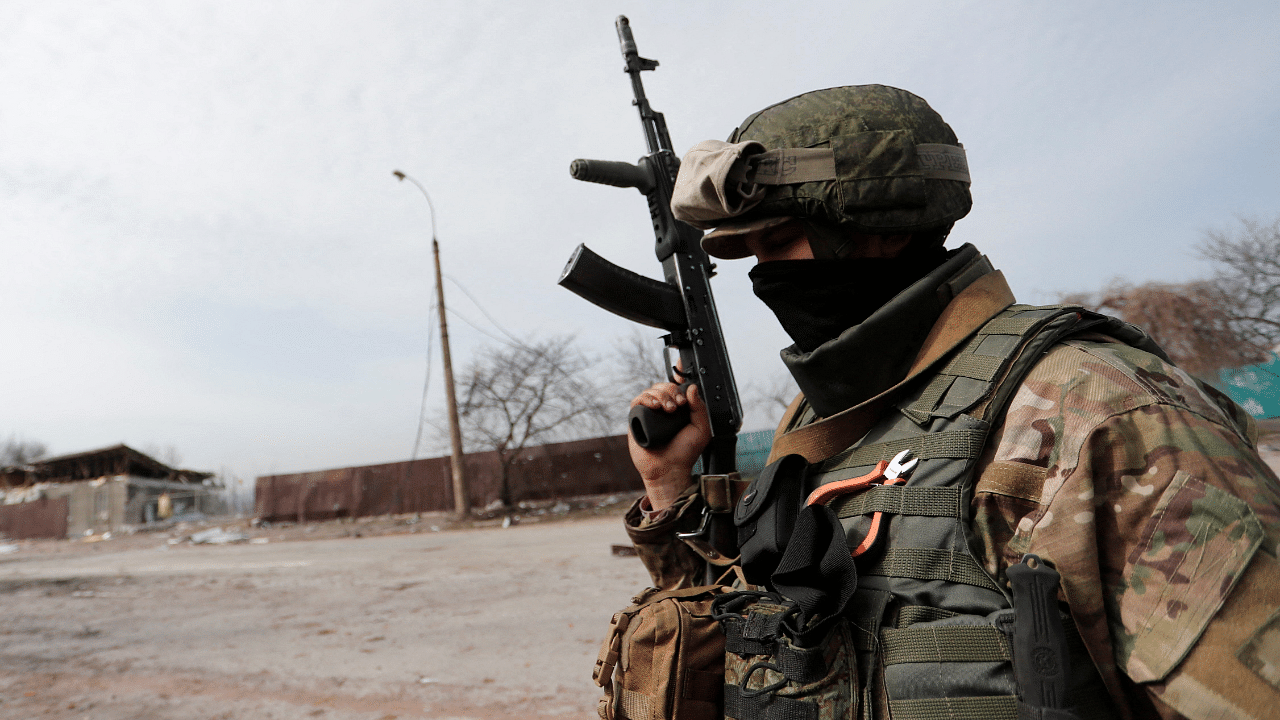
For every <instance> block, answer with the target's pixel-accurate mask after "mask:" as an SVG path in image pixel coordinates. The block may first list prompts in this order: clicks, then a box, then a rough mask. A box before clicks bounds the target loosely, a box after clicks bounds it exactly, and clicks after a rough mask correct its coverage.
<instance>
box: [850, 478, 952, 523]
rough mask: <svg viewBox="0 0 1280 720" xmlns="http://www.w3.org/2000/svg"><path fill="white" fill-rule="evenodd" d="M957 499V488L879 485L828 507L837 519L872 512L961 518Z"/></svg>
mask: <svg viewBox="0 0 1280 720" xmlns="http://www.w3.org/2000/svg"><path fill="white" fill-rule="evenodd" d="M960 500H961V495H960V488H952V487H903V486H902V485H882V486H880V487H873V488H871V489H870V490H867V491H866V492H864V493H859V494H857V495H846V496H844V497H842V498H838V499H836V500H833V501H831V509H832V510H833V511H834V512H835V514H836V517H839V518H846V517H853V516H854V515H867V514H869V513H873V512H883V513H890V514H893V515H921V516H926V517H954V518H959V517H963V510H962V508H961V507H960Z"/></svg>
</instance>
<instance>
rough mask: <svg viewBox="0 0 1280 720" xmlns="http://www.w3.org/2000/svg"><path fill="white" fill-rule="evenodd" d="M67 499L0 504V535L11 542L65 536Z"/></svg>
mask: <svg viewBox="0 0 1280 720" xmlns="http://www.w3.org/2000/svg"><path fill="white" fill-rule="evenodd" d="M67 503H68V501H67V498H66V497H65V496H64V497H57V498H51V497H42V498H40V499H39V500H34V501H32V502H24V503H16V504H13V505H0V535H3V536H4V537H7V538H9V539H10V540H26V539H29V538H61V537H66V536H67V506H68V505H67Z"/></svg>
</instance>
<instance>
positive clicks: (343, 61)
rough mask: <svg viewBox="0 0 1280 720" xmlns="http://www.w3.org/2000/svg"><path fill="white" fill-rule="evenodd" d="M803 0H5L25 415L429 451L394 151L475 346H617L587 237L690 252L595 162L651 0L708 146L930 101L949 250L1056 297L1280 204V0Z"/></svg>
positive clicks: (637, 266)
mask: <svg viewBox="0 0 1280 720" xmlns="http://www.w3.org/2000/svg"><path fill="white" fill-rule="evenodd" d="M781 8H782V6H781V5H780V4H778V3H776V2H760V1H756V0H742V1H739V2H733V3H728V2H644V3H631V4H630V6H628V5H627V4H614V3H604V2H599V1H598V0H592V1H586V0H582V1H569V0H547V1H546V2H540V3H511V2H501V3H500V2H494V1H491V0H468V1H466V2H455V1H452V0H449V1H433V2H424V1H417V2H410V1H391V0H386V1H381V0H365V1H364V2H360V3H349V2H348V3H339V2H325V1H323V0H308V1H307V2H290V1H277V2H271V3H263V2H248V1H240V0H218V1H217V2H212V1H211V2H200V1H197V0H185V1H183V2H167V1H160V0H153V1H150V2H147V1H144V0H114V1H113V0H101V1H100V2H94V3H82V2H57V1H48V0H42V1H40V2H28V1H26V0H5V1H4V2H3V3H0V253H2V255H0V258H2V260H0V262H2V266H3V268H4V269H5V273H4V275H5V279H4V282H3V283H0V309H2V310H0V312H3V317H4V319H5V322H4V326H5V331H6V332H5V335H6V337H7V338H8V340H9V342H8V343H7V348H6V351H5V352H4V353H3V354H2V355H0V377H2V378H3V380H4V382H3V383H0V436H6V437H7V436H9V435H10V434H14V435H16V436H19V437H22V438H26V439H30V440H37V441H41V442H43V443H45V444H46V445H47V446H48V447H49V450H50V452H51V453H55V454H60V453H70V452H78V451H82V450H88V449H92V448H97V447H103V446H107V445H113V444H116V443H120V442H124V443H127V444H130V445H132V446H134V447H137V448H140V449H151V450H158V451H164V452H166V453H172V454H176V456H177V457H180V458H181V464H182V465H184V466H186V467H191V468H195V469H202V470H209V471H214V472H222V473H226V474H227V475H229V476H232V477H236V478H240V479H242V480H244V481H245V482H247V483H252V480H253V478H255V477H256V476H258V475H264V474H270V473H277V472H296V471H305V470H314V469H321V468H329V467H342V466H348V465H360V464H370V463H381V462H393V461H399V460H405V459H408V458H409V456H410V454H411V453H412V452H413V449H414V448H413V446H414V441H415V435H416V432H417V428H418V418H419V411H420V403H421V397H422V390H423V385H424V374H425V373H426V372H427V352H428V344H429V337H430V334H431V333H432V332H434V324H433V323H434V314H433V313H432V305H431V303H432V298H433V295H434V284H433V283H434V280H433V276H432V269H431V253H430V239H431V226H432V216H431V212H430V207H429V206H428V204H427V202H426V200H425V199H424V198H423V197H422V195H421V194H420V193H419V192H418V190H417V189H416V188H415V187H413V186H412V185H410V184H409V183H400V182H397V181H396V179H395V178H394V177H393V176H392V170H394V169H400V170H403V171H404V172H406V173H408V174H409V175H411V176H413V177H414V178H416V179H417V180H419V181H420V182H421V183H422V184H423V186H424V187H426V188H427V190H428V191H429V193H430V196H431V199H432V201H433V204H434V207H435V210H436V216H435V223H436V228H437V236H438V239H439V242H440V246H441V254H442V260H443V263H444V272H445V275H446V276H447V279H446V281H445V293H446V303H447V305H448V306H449V307H450V309H451V316H450V328H449V329H450V339H451V341H452V345H453V355H454V365H455V367H456V368H462V367H465V366H466V364H467V362H468V359H469V358H470V357H472V356H473V355H474V353H475V352H476V351H477V350H479V349H480V348H483V347H485V346H486V345H492V344H494V343H495V342H497V340H495V339H494V338H503V337H505V333H507V332H509V333H512V334H514V335H516V336H519V337H527V338H536V337H546V336H550V335H562V334H570V335H575V336H576V337H577V339H578V341H579V343H580V344H581V345H582V347H584V348H585V349H587V350H588V351H590V352H594V353H598V354H605V353H607V351H608V350H609V348H611V347H612V345H613V343H614V342H616V341H617V340H618V339H619V338H623V337H625V336H627V335H628V334H629V333H630V332H631V326H630V324H629V323H627V322H626V321H624V320H621V319H619V318H616V317H613V316H611V315H609V314H608V313H606V312H605V311H603V310H600V309H598V308H596V307H594V306H592V305H590V304H589V303H587V302H586V301H584V300H582V299H580V298H578V297H577V296H575V295H573V294H571V293H569V292H568V291H566V290H564V289H562V288H559V287H557V286H556V284H555V282H556V279H557V278H558V276H559V274H560V271H561V269H562V267H563V265H564V263H565V261H566V260H567V259H568V257H569V254H570V253H571V252H572V251H573V249H574V248H575V247H576V246H577V245H578V243H586V244H587V245H588V246H589V247H591V248H592V249H593V250H595V251H596V252H598V253H600V254H601V255H604V256H605V257H607V258H609V259H610V260H612V261H614V262H616V263H618V264H620V265H623V266H625V267H628V268H630V269H632V270H635V271H637V272H640V273H643V274H647V275H650V276H658V275H659V266H658V263H657V261H656V259H655V258H654V256H653V251H652V245H653V235H652V231H651V229H650V227H649V223H648V217H647V210H646V207H645V203H644V200H643V198H642V197H641V196H640V195H639V194H638V193H636V192H635V191H634V190H623V189H617V188H610V187H605V186H600V185H591V184H586V183H580V182H577V181H574V180H573V179H572V178H570V176H569V173H568V166H569V163H570V162H571V161H572V160H573V159H574V158H578V157H588V158H601V159H612V160H628V161H634V160H636V159H637V158H639V157H640V156H641V155H642V154H644V152H645V147H644V142H643V138H642V136H641V133H640V125H639V122H638V119H637V117H636V114H635V110H634V108H632V107H631V105H630V99H631V95H630V92H631V91H630V85H629V83H628V81H627V77H626V75H624V74H623V73H622V60H621V56H620V53H619V50H618V44H617V37H616V35H615V32H614V26H613V21H614V17H615V16H616V15H618V14H626V15H628V16H629V17H630V19H631V25H632V29H633V31H634V33H635V37H636V41H637V44H638V46H639V48H640V52H641V54H642V55H643V56H645V57H650V58H656V59H658V60H659V61H660V63H661V65H660V67H659V68H658V69H657V70H656V71H655V72H652V73H645V77H644V80H645V84H646V89H647V91H648V95H649V98H650V100H651V102H652V105H653V107H654V108H655V109H657V110H659V111H661V112H663V113H665V115H666V118H667V122H668V125H669V127H670V131H671V136H672V141H673V144H674V145H675V148H676V150H677V152H680V153H683V152H684V150H686V149H687V148H689V147H690V146H692V145H693V144H694V143H696V142H699V141H701V140H705V139H712V138H715V139H723V138H725V137H727V136H728V134H729V132H730V131H731V130H732V129H733V128H734V127H736V126H737V124H738V123H739V122H741V121H742V120H743V119H744V118H746V117H747V116H748V115H750V114H751V113H753V112H755V111H757V110H759V109H761V108H763V107H765V106H767V105H770V104H773V103H775V102H778V101H780V100H784V99H786V98H788V97H791V96H794V95H797V94H800V93H802V92H807V91H810V90H815V89H820V88H824V87H831V86H837V85H848V84H861V83H872V82H874V83H883V84H886V85H892V86H896V87H901V88H904V89H907V90H910V91H912V92H914V93H916V94H918V95H921V96H922V97H924V98H926V99H927V100H928V101H929V103H930V104H931V105H932V106H933V107H934V108H935V109H936V110H938V111H939V112H940V113H941V114H942V116H943V117H944V118H945V119H946V120H947V121H948V122H949V123H950V124H951V126H952V128H954V129H955V131H956V134H957V135H958V136H959V138H960V140H961V141H962V142H963V143H964V145H965V148H966V150H967V153H968V158H969V163H970V168H971V172H972V175H973V178H974V182H973V186H972V190H973V195H974V209H973V211H972V212H971V213H970V215H969V216H968V217H967V218H965V219H963V220H961V221H960V222H959V223H958V224H957V226H956V229H955V231H954V232H953V233H952V238H951V240H950V241H949V242H948V245H949V246H950V247H955V246H957V245H959V244H960V243H964V242H971V243H974V244H975V245H976V246H977V247H978V248H979V249H981V250H982V251H983V252H985V253H986V254H987V255H988V256H989V257H990V258H991V259H992V261H993V262H994V263H995V265H996V266H997V267H999V268H1001V269H1003V270H1004V272H1005V275H1006V277H1008V279H1009V280H1010V284H1011V286H1012V287H1013V290H1014V292H1015V294H1017V295H1018V297H1019V299H1020V300H1021V301H1023V302H1031V303H1048V302H1054V301H1056V300H1057V299H1058V296H1059V295H1060V294H1061V293H1065V292H1075V291H1088V290H1096V289H1098V288H1100V287H1101V286H1103V285H1105V284H1106V283H1107V282H1109V281H1111V280H1112V279H1114V278H1125V279H1127V280H1129V281H1131V282H1146V281H1167V282H1182V281H1186V280H1190V279H1194V278H1198V277H1204V276H1207V275H1208V274H1209V273H1210V268H1209V266H1208V265H1206V264H1205V263H1204V262H1203V261H1201V260H1200V259H1199V258H1198V256H1197V254H1196V250H1195V248H1196V245H1197V243H1198V242H1199V241H1200V240H1201V238H1202V235H1203V233H1204V232H1205V231H1206V230H1209V229H1227V230H1229V229H1231V228H1233V227H1234V225H1235V224H1236V223H1237V220H1236V218H1237V217H1239V216H1245V217H1257V218H1261V219H1270V218H1274V217H1275V216H1276V215H1277V214H1280V192H1278V190H1280V179H1277V177H1278V173H1277V172H1276V168H1277V167H1280V141H1277V139H1276V128H1278V127H1280V93H1277V92H1276V88H1278V87H1280V43H1276V42H1275V38H1276V37H1277V36H1278V35H1280V5H1278V4H1276V3H1274V2H1267V1H1259V2H1235V3H1226V4H1213V5H1210V4H1208V3H1192V2H1160V3H1156V2H1131V3H1113V2H1077V3H1027V2H1013V1H1003V0H996V1H994V2H992V1H988V2H954V1H949V2H910V1H904V2H897V3H882V2H881V3H876V2H862V1H858V2H854V1H850V0H843V1H840V2H809V3H803V4H795V5H788V6H787V9H786V10H785V11H784V10H782V9H781ZM750 264H751V261H749V260H740V261H728V262H724V263H722V264H721V268H720V270H721V271H720V274H719V275H718V276H717V278H716V280H715V284H714V287H715V291H716V293H717V296H716V297H717V302H718V304H719V307H720V311H721V316H722V324H723V327H724V330H725V333H726V336H727V337H728V342H729V348H730V353H731V357H732V360H733V363H734V368H735V371H736V373H737V377H738V383H739V386H740V387H743V388H746V387H749V386H753V385H756V384H767V383H768V382H770V381H771V380H773V379H774V378H777V377H779V376H780V375H781V374H782V373H784V372H785V371H784V370H783V369H782V365H781V362H780V360H779V359H778V354H777V350H778V349H780V348H781V347H783V346H785V345H787V344H789V340H788V339H787V338H786V336H785V335H784V334H783V332H782V331H781V329H780V328H779V327H778V325H777V323H776V321H775V320H774V319H773V318H772V316H771V315H769V313H768V311H767V310H766V309H765V308H764V306H763V305H762V304H760V303H759V301H757V300H756V299H755V297H754V296H753V295H752V294H751V290H750V285H749V282H748V280H747V278H746V272H747V270H748V269H749V268H750ZM650 334H652V335H654V336H655V337H656V334H657V333H656V331H653V332H651V333H650ZM436 343H437V345H436V348H435V349H434V350H433V352H434V353H435V359H434V361H433V365H432V369H431V376H430V377H429V379H428V380H427V403H426V407H427V415H428V416H432V417H435V416H438V414H439V412H440V408H441V407H442V405H443V397H444V392H443V389H442V386H441V380H440V372H439V359H438V341H436ZM657 348H658V343H657V341H656V339H655V341H654V352H655V353H657V352H658V349H657ZM768 420H769V419H768V418H767V417H765V416H764V415H763V414H762V413H759V412H756V413H753V414H752V415H749V416H748V418H747V429H758V428H763V427H766V426H767V425H768ZM619 431H621V428H619ZM162 454H163V453H162ZM420 454H421V453H420Z"/></svg>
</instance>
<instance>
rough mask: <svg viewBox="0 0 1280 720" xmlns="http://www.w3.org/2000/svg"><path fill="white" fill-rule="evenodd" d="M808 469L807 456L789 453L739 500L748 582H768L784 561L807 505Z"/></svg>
mask: <svg viewBox="0 0 1280 720" xmlns="http://www.w3.org/2000/svg"><path fill="white" fill-rule="evenodd" d="M808 469H809V463H808V462H807V461H806V460H805V459H804V457H803V456H801V455H787V456H786V457H784V458H781V459H779V460H776V461H774V462H772V463H770V464H769V466H768V467H766V468H765V469H764V470H763V471H762V472H761V473H760V476H759V477H757V478H756V479H755V480H754V481H752V483H751V485H749V486H748V487H747V490H746V492H744V493H743V494H742V498H741V499H740V500H738V505H737V507H736V508H734V513H733V524H734V525H736V526H737V528H738V557H739V559H740V562H741V564H742V573H743V575H744V576H745V578H746V580H747V582H749V583H751V584H753V585H766V584H768V582H769V578H770V576H772V575H773V571H774V570H775V569H776V568H777V567H778V563H779V562H780V561H781V560H782V556H783V553H784V552H785V551H786V549H787V543H788V542H789V541H790V540H791V534H792V532H793V531H794V529H795V523H796V516H797V515H798V514H799V513H800V508H801V506H802V505H803V504H804V497H805V483H804V478H805V473H806V472H807V471H808Z"/></svg>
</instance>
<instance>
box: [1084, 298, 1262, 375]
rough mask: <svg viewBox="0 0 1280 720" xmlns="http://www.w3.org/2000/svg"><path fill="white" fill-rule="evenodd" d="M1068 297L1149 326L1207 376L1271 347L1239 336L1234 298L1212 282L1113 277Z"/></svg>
mask: <svg viewBox="0 0 1280 720" xmlns="http://www.w3.org/2000/svg"><path fill="white" fill-rule="evenodd" d="M1063 301H1064V302H1067V303H1075V304H1079V305H1083V306H1085V307H1089V308H1092V309H1094V310H1098V311H1100V312H1106V313H1110V314H1114V315H1118V316H1119V317H1120V318H1121V319H1123V320H1126V321H1128V322H1131V323H1133V324H1134V325H1137V326H1139V327H1141V328H1142V329H1143V330H1146V331H1147V333H1148V334H1150V335H1151V337H1152V338H1153V339H1154V340H1155V341H1156V343H1158V344H1159V345H1160V347H1162V348H1164V350H1165V352H1167V353H1168V354H1169V357H1170V359H1172V360H1173V362H1174V364H1176V365H1177V366H1178V367H1180V368H1182V369H1183V370H1186V371H1187V372H1189V373H1191V374H1193V375H1199V376H1209V375H1211V374H1213V373H1215V372H1216V371H1218V370H1220V369H1222V368H1232V367H1239V366H1241V365H1249V364H1253V363H1258V362H1263V361H1265V360H1266V359H1267V357H1268V353H1267V348H1265V347H1261V346H1259V345H1257V344H1256V343H1254V342H1251V341H1250V340H1249V339H1247V338H1244V337H1241V335H1240V333H1239V331H1238V329H1237V327H1236V325H1235V324H1234V322H1233V315H1232V307H1233V303H1232V300H1231V298H1229V297H1227V296H1226V295H1224V293H1223V292H1222V290H1221V288H1220V287H1219V286H1218V285H1217V284H1216V283H1213V282H1189V283H1181V284H1174V283H1158V282H1151V283H1144V284H1142V285H1130V284H1128V283H1125V282H1123V281H1120V280H1114V281H1112V282H1111V284H1110V285H1108V286H1107V288H1106V289H1104V290H1103V291H1102V292H1101V293H1097V294H1087V293H1077V294H1073V295H1068V296H1065V297H1064V298H1063Z"/></svg>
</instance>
